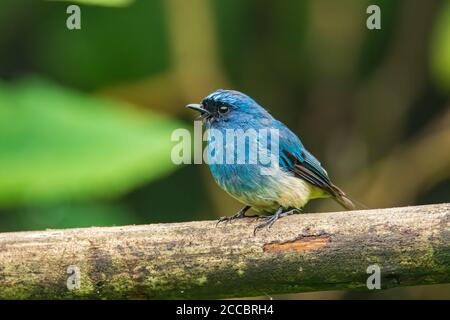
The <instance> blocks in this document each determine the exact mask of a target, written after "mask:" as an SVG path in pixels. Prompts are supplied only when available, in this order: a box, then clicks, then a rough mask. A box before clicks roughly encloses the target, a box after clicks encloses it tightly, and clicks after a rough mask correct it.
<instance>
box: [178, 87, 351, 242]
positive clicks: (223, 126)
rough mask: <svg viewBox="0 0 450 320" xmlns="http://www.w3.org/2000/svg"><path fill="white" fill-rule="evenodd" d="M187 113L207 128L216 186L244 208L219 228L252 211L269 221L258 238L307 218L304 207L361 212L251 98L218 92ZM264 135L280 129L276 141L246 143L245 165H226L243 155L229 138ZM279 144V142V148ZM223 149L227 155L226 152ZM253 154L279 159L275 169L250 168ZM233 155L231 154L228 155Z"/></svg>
mask: <svg viewBox="0 0 450 320" xmlns="http://www.w3.org/2000/svg"><path fill="white" fill-rule="evenodd" d="M186 107H187V108H189V109H192V110H194V111H197V112H198V113H199V116H200V118H201V119H202V122H203V124H204V126H205V129H206V131H205V132H206V141H207V144H206V148H207V149H208V148H209V150H210V152H206V160H207V161H206V162H207V163H208V165H209V168H210V171H211V174H212V176H213V178H214V180H215V181H216V183H217V184H218V185H219V186H220V187H221V188H222V189H223V190H225V191H226V192H227V193H228V194H229V195H231V196H232V197H233V198H235V199H237V200H238V201H240V202H241V203H242V204H244V207H243V208H242V209H241V210H239V211H238V212H237V213H235V214H234V215H231V216H226V217H221V218H220V219H219V220H218V222H217V224H219V223H220V222H225V221H226V222H229V221H232V220H235V219H239V218H244V217H247V215H246V214H247V212H248V210H250V209H252V210H254V211H256V212H257V215H255V216H256V217H259V218H263V219H264V221H263V222H262V223H259V224H257V225H256V227H255V228H254V231H253V233H254V234H255V235H256V232H257V231H258V230H260V229H263V228H264V227H267V228H268V229H270V228H271V227H272V225H273V224H274V223H275V221H277V220H278V219H280V218H282V217H285V216H288V215H291V214H294V213H302V210H303V207H304V206H305V205H306V204H307V203H308V202H309V201H310V200H312V199H318V198H330V197H331V198H332V199H334V200H335V201H337V202H338V203H339V204H340V205H341V206H343V207H344V208H345V209H347V210H352V209H354V208H355V204H354V203H353V201H352V200H351V199H350V198H349V197H348V196H347V195H346V194H345V193H344V191H342V190H341V189H340V188H339V187H337V186H336V185H335V184H333V183H332V182H331V179H330V178H329V176H328V173H327V171H326V170H325V169H324V168H323V166H322V165H321V163H320V162H319V160H317V159H316V157H314V155H313V154H312V153H311V152H309V151H308V150H307V149H306V148H305V146H304V145H303V143H302V142H301V141H300V139H299V138H298V137H297V135H296V134H294V133H293V132H292V131H291V130H290V129H289V128H288V127H287V126H286V125H284V124H283V123H282V122H280V121H279V120H277V119H275V118H274V117H273V116H272V115H271V114H270V113H269V112H268V111H267V110H266V109H265V108H264V107H262V106H261V105H260V104H258V103H257V102H256V101H255V100H253V99H252V98H251V97H250V96H248V95H246V94H244V93H242V92H239V91H236V90H225V89H218V90H216V91H214V92H212V93H211V94H209V95H208V96H206V97H205V98H203V99H202V100H201V103H191V104H188V105H187V106H186ZM262 129H266V130H268V129H275V132H276V133H277V137H276V139H274V138H271V139H268V138H266V139H262V138H261V137H260V136H259V135H257V136H253V137H252V138H251V139H250V138H249V139H246V140H244V141H245V142H244V149H245V151H244V158H245V159H244V160H245V161H244V162H243V163H237V161H223V159H224V158H225V157H227V156H230V158H229V159H232V160H235V159H236V157H237V156H238V155H237V152H238V151H239V150H242V149H239V146H238V147H236V143H237V139H236V138H235V137H233V138H231V137H229V136H227V132H235V131H238V130H241V131H240V132H247V131H249V130H254V131H255V132H259V131H262ZM213 133H214V134H213ZM218 133H219V134H221V135H222V138H221V139H218V138H217V137H216V136H217V134H218ZM223 137H225V138H223ZM227 138H228V139H227ZM263 140H264V141H263ZM275 140H278V141H277V144H276V143H275ZM220 143H222V144H223V149H222V150H223V152H220V149H219V147H220ZM241 143H242V140H241ZM271 143H272V144H273V146H271ZM241 147H242V146H241ZM251 147H253V149H252V148H251ZM271 147H272V148H271ZM275 148H276V150H273V149H275ZM250 150H258V151H261V150H262V151H264V152H267V154H269V156H273V155H276V156H277V157H278V159H276V160H277V161H275V165H274V164H273V163H270V164H267V163H266V164H261V163H259V162H256V163H255V162H253V163H250V161H248V160H249V157H250V154H249V152H250ZM275 151H276V152H275ZM227 152H228V153H231V154H229V155H227V154H226V153H227ZM217 160H222V161H217ZM227 160H228V158H227ZM241 162H242V161H241ZM262 169H267V170H268V171H266V172H264V171H263V170H262ZM268 173H269V174H268Z"/></svg>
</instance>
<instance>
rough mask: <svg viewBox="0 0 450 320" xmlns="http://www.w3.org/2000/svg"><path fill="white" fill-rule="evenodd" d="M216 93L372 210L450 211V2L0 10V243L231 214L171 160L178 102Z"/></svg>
mask: <svg viewBox="0 0 450 320" xmlns="http://www.w3.org/2000/svg"><path fill="white" fill-rule="evenodd" d="M72 3H77V4H79V5H80V8H81V30H68V29H67V27H66V19H67V18H68V16H69V15H68V14H67V13H66V8H67V6H68V5H69V4H72ZM89 3H91V4H92V3H97V5H89ZM98 4H100V5H98ZM370 4H377V5H379V6H380V8H381V26H382V29H381V30H368V29H367V28H366V19H367V17H368V15H367V14H366V8H367V6H368V5H370ZM217 88H232V89H236V90H240V91H243V92H245V93H247V94H249V95H251V96H252V97H254V98H255V99H256V100H257V101H258V102H260V103H261V104H262V105H263V106H265V107H266V108H267V109H269V110H270V111H271V113H272V114H273V115H274V116H275V117H276V118H278V119H280V120H281V121H283V122H284V123H286V124H287V125H288V126H289V127H290V128H291V129H292V130H293V131H294V132H296V133H297V134H299V136H300V137H301V138H302V140H303V142H304V144H305V145H306V146H307V147H308V148H309V149H310V150H311V151H312V152H313V153H314V154H315V155H316V156H317V157H318V158H319V159H320V160H321V162H322V163H323V164H324V166H325V167H326V168H327V170H328V172H329V174H330V176H331V177H332V179H333V180H334V181H335V182H336V184H338V185H339V186H342V188H343V189H344V190H348V193H349V194H350V195H351V197H353V198H355V199H357V200H358V201H360V202H362V203H364V204H365V205H366V206H368V207H370V208H378V207H391V206H403V205H415V204H428V203H439V202H449V201H450V108H449V106H450V1H436V0H434V1H431V0H430V1H427V0H404V1H400V0H398V1H393V0H380V1H375V0H371V1H363V0H340V1H334V0H309V1H306V0H289V1H288V0H285V1H278V2H275V1H270V0H264V1H263V0H211V1H209V0H190V1H184V0H165V1H163V0H135V1H131V0H114V1H111V0H96V1H90V0H84V1H71V2H56V1H39V0H34V1H23V0H20V1H18V0H2V1H0V232H5V231H19V230H36V229H46V228H68V227H87V226H112V225H124V224H143V223H154V222H173V221H189V220H199V219H215V218H217V217H219V216H221V215H229V214H231V213H233V212H234V211H236V210H237V209H238V208H239V207H240V204H239V203H238V202H236V201H235V200H233V199H232V198H230V197H229V196H228V195H226V194H225V193H224V192H223V191H221V190H220V189H219V188H218V187H217V186H216V185H215V183H214V182H213V180H212V178H211V176H210V174H209V171H208V169H207V167H206V165H190V166H175V165H173V164H172V163H171V160H170V151H171V148H172V147H173V145H174V143H173V142H171V140H170V135H171V133H172V131H173V130H174V129H175V128H188V129H191V128H192V124H193V123H192V120H193V115H192V114H190V113H189V112H188V111H186V110H185V108H184V105H185V104H187V103H190V102H198V101H200V100H201V98H202V97H204V96H205V95H207V94H208V93H210V92H211V91H213V90H215V89H217ZM332 210H340V208H339V206H337V205H336V204H335V203H333V201H331V200H321V201H315V202H312V203H310V204H309V205H308V206H307V207H306V212H317V211H332ZM288 297H289V298H290V297H292V296H288ZM294 297H295V298H302V297H303V298H308V297H322V298H327V297H335V298H336V297H337V298H349V297H350V298H355V297H361V298H380V297H381V298H383V297H384V298H386V297H387V298H391V297H400V298H429V297H434V298H450V286H429V287H420V288H415V289H410V288H407V289H394V290H390V291H383V292H377V293H357V294H355V293H351V294H347V293H345V292H335V293H326V294H325V293H324V294H321V293H319V294H302V295H296V296H294Z"/></svg>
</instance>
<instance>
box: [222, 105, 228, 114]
mask: <svg viewBox="0 0 450 320" xmlns="http://www.w3.org/2000/svg"><path fill="white" fill-rule="evenodd" d="M228 111H230V108H228V107H227V106H220V107H219V113H220V114H225V113H228Z"/></svg>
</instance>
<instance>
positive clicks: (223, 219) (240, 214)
mask: <svg viewBox="0 0 450 320" xmlns="http://www.w3.org/2000/svg"><path fill="white" fill-rule="evenodd" d="M248 209H250V207H249V206H246V207H244V208H242V209H241V210H239V212H237V213H236V214H234V215H232V216H225V217H220V218H219V220H218V221H217V223H216V227H217V226H218V225H219V223H221V222H226V223H228V222H231V221H233V220H236V219H239V218H244V217H245V212H246V211H247V210H248Z"/></svg>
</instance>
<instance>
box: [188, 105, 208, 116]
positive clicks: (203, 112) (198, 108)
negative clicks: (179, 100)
mask: <svg viewBox="0 0 450 320" xmlns="http://www.w3.org/2000/svg"><path fill="white" fill-rule="evenodd" d="M186 108H188V109H192V110H195V111H198V112H200V114H201V115H202V116H209V115H210V114H211V113H210V112H209V111H208V110H206V109H204V108H203V106H202V105H201V104H198V103H191V104H188V105H187V106H186Z"/></svg>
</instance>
